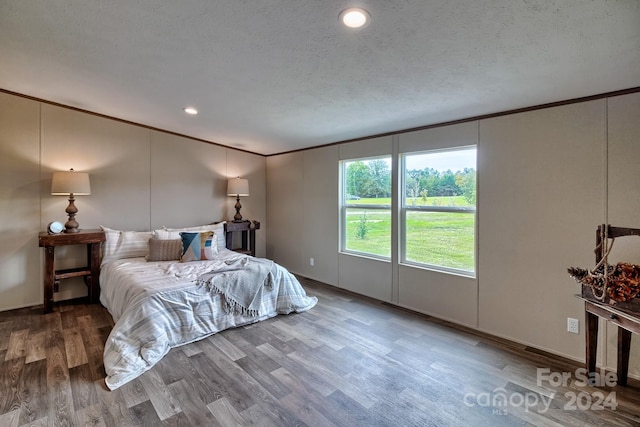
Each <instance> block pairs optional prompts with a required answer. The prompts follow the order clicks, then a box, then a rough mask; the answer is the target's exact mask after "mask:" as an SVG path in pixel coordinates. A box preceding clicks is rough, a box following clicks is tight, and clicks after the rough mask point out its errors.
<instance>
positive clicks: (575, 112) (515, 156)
mask: <svg viewBox="0 0 640 427" xmlns="http://www.w3.org/2000/svg"><path fill="white" fill-rule="evenodd" d="M638 117H640V94H638V93H636V94H631V95H624V96H619V97H615V98H611V99H601V100H595V101H590V102H584V103H578V104H571V105H565V106H559V107H553V108H548V109H542V110H535V111H530V112H523V113H519V114H513V115H508V116H501V117H496V118H492V119H486V120H480V121H476V122H470V123H463V124H459V125H454V126H447V127H440V128H434V129H429V130H423V131H418V132H412V133H404V134H403V133H400V134H398V135H395V136H393V137H386V138H378V139H371V140H365V141H359V142H355V143H349V144H340V145H338V146H337V147H338V153H336V146H329V147H324V148H318V149H314V150H311V151H305V152H297V153H290V154H284V155H279V156H271V157H268V158H267V198H268V201H269V202H268V205H267V215H268V218H269V222H270V225H271V227H270V230H269V234H268V236H267V240H268V242H269V251H268V252H269V254H270V255H271V256H272V257H273V258H274V259H275V260H276V261H277V262H280V263H282V264H283V265H284V266H286V267H288V268H290V269H291V270H292V271H294V272H297V273H300V274H303V275H306V276H310V277H313V278H315V279H317V280H320V281H324V282H326V283H329V284H332V285H336V286H339V287H341V288H344V289H348V290H351V291H354V292H357V293H361V294H363V295H368V296H370V297H373V298H377V299H379V300H382V301H387V302H391V303H394V304H398V305H401V306H405V307H410V308H412V309H414V310H416V311H419V312H423V313H427V314H431V315H434V316H437V317H440V318H443V319H447V320H450V321H453V322H456V323H459V324H462V325H466V326H470V327H473V328H477V329H478V330H482V331H486V332H488V333H491V334H494V335H497V336H501V337H504V338H507V339H511V340H513V341H516V342H520V343H524V344H527V345H531V346H533V347H536V348H539V349H544V350H547V351H550V352H553V353H556V354H560V355H564V356H567V357H570V358H573V359H576V360H584V331H583V330H584V324H583V319H584V307H583V304H582V303H581V302H580V300H579V299H577V298H576V297H575V296H574V295H575V294H578V293H579V292H580V287H579V286H578V284H577V283H575V282H574V281H573V280H572V279H571V278H570V277H569V275H568V274H567V272H566V269H567V267H570V266H583V267H591V266H593V262H594V255H593V249H594V245H595V229H596V227H597V225H598V224H600V223H603V222H604V221H606V219H607V215H608V218H609V222H610V223H611V224H613V225H619V226H628V227H638V228H640V216H639V215H638V214H637V212H640V206H639V205H640V197H638V196H639V194H640V167H639V166H638V161H637V160H638V159H639V158H640V143H639V141H640V120H638ZM475 143H477V145H478V217H477V246H478V253H477V256H478V258H477V277H476V279H472V278H468V277H460V276H453V275H446V274H443V273H438V272H433V271H429V270H426V269H420V268H416V267H411V266H404V265H400V266H396V265H394V264H393V263H390V262H385V261H379V260H372V259H366V258H361V257H356V256H351V255H345V254H337V252H338V249H337V233H338V223H339V220H338V205H337V201H338V187H337V185H336V184H335V179H336V178H335V177H336V176H337V174H338V170H337V165H338V162H339V160H341V159H348V158H356V157H367V156H376V155H381V154H391V153H392V152H393V151H394V149H396V150H397V151H398V152H402V151H413V150H415V151H420V150H429V149H433V148H441V147H447V146H455V145H469V144H475ZM607 158H608V159H607ZM311 169H312V170H313V177H319V178H314V179H317V180H316V181H312V180H310V179H308V178H307V175H306V174H307V173H308V172H307V171H308V170H311ZM318 180H322V182H326V187H325V188H324V190H323V191H322V195H323V197H322V199H316V198H314V197H304V195H305V194H307V193H310V194H311V193H315V192H318V188H319V187H320V185H321V184H320V183H319V181H318ZM607 183H608V184H607ZM329 193H331V194H329ZM288 195H289V196H290V197H289V196H288ZM301 200H302V201H303V202H302V203H303V206H302V212H313V213H314V215H318V216H321V217H322V218H323V222H322V227H315V226H314V225H313V224H310V223H308V222H306V221H304V220H302V219H301V218H300V217H296V218H293V216H295V215H292V212H300V209H301V207H300V201H301ZM285 217H286V218H289V219H290V220H285V219H284V218H285ZM276 221H282V222H281V224H282V226H280V227H277V228H274V227H273V224H274V222H276ZM285 224H286V225H285ZM327 233H332V235H333V236H335V237H333V238H331V239H329V238H327V236H326V235H327ZM639 240H640V239H639ZM616 244H618V243H616ZM621 246H622V249H625V248H626V253H625V256H626V258H629V257H633V256H634V255H635V256H638V258H640V256H639V255H640V242H636V243H635V244H634V243H628V244H626V246H625V244H622V245H621ZM296 247H297V248H301V249H300V250H299V251H296V250H295V249H294V248H296ZM309 254H313V255H311V256H314V257H315V259H316V262H317V260H318V259H329V260H331V261H330V263H331V265H333V266H335V267H334V268H329V269H322V270H320V269H316V270H314V269H313V267H309V266H308V256H309ZM336 254H337V263H336V261H335V259H336ZM637 261H638V262H640V260H637ZM336 269H337V281H336V274H335V271H336ZM567 317H574V318H577V319H580V321H581V326H582V328H581V333H580V334H579V335H575V334H570V333H568V332H567V331H566V319H567ZM600 329H601V336H600V339H601V341H606V342H608V346H607V350H608V351H605V350H604V349H603V348H602V347H603V346H600V349H599V355H598V363H599V364H600V365H605V366H609V367H614V366H615V356H614V355H615V353H614V350H615V336H616V335H615V329H613V328H605V327H601V328H600ZM637 340H638V337H635V336H634V337H633V348H632V366H631V367H630V372H631V374H632V375H635V376H639V375H640V363H637V360H638V352H639V349H638V344H637ZM634 361H636V363H633V362H634Z"/></svg>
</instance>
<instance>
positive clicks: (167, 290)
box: [100, 250, 318, 390]
mask: <svg viewBox="0 0 640 427" xmlns="http://www.w3.org/2000/svg"><path fill="white" fill-rule="evenodd" d="M238 258H247V262H251V257H247V255H242V254H239V253H236V252H232V251H229V250H221V251H220V253H219V256H218V257H217V258H216V259H215V260H210V261H195V262H186V263H180V262H177V261H162V262H147V261H146V260H145V259H144V258H129V259H120V260H114V261H110V262H108V263H105V264H104V265H103V266H102V270H101V273H100V289H101V291H100V302H101V303H102V305H104V306H105V307H106V308H107V309H108V310H109V312H110V313H111V315H112V316H113V319H114V321H115V326H114V327H113V330H112V331H111V334H110V335H109V338H108V339H107V342H106V343H105V348H104V367H105V371H106V374H107V376H106V378H105V382H106V384H107V387H109V389H111V390H115V389H116V388H118V387H120V386H121V385H123V384H125V383H127V382H129V381H131V380H132V379H134V378H136V377H138V376H139V375H141V374H142V373H144V372H145V371H147V370H148V369H150V368H151V367H152V366H153V365H155V364H156V363H157V362H158V361H159V360H160V359H161V358H162V357H164V355H165V354H167V353H168V352H169V350H170V349H171V348H173V347H177V346H180V345H183V344H188V343H190V342H193V341H197V340H199V339H202V338H205V337H207V336H209V335H211V334H214V333H216V332H219V331H222V330H224V329H228V328H232V327H236V326H241V325H245V324H249V323H254V322H258V321H260V320H264V319H267V318H270V317H273V316H276V315H277V314H288V313H291V312H294V311H295V312H302V311H306V310H308V309H310V308H312V307H313V306H314V305H315V304H316V303H317V301H318V300H317V298H315V297H309V296H307V295H306V293H305V291H304V289H303V288H302V286H301V285H300V283H299V282H298V280H297V279H296V278H295V277H294V276H293V275H292V274H291V273H289V272H288V271H287V270H286V269H285V268H283V267H281V266H279V265H277V264H273V265H274V268H273V269H272V271H271V273H269V277H268V280H267V281H268V282H269V286H264V287H263V289H262V302H261V304H260V309H259V310H258V315H257V316H249V315H242V314H240V313H235V312H231V313H227V310H225V308H224V301H223V298H224V297H223V296H222V295H221V294H219V293H217V292H215V291H209V290H208V289H210V288H208V287H207V286H203V285H202V284H198V282H197V280H198V278H199V277H200V276H201V275H203V274H204V273H208V272H211V271H215V270H220V269H222V268H224V267H225V266H226V263H225V261H233V260H236V259H238Z"/></svg>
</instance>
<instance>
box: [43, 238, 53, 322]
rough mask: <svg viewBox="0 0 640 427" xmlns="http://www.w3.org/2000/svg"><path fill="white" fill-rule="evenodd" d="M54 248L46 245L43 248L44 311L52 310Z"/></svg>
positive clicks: (49, 311)
mask: <svg viewBox="0 0 640 427" xmlns="http://www.w3.org/2000/svg"><path fill="white" fill-rule="evenodd" d="M54 251H55V248H54V247H53V246H47V247H45V248H44V313H45V314H47V313H51V312H52V311H53V281H54V275H55V272H54V270H53V259H54Z"/></svg>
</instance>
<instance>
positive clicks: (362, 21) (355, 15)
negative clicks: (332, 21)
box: [340, 7, 371, 28]
mask: <svg viewBox="0 0 640 427" xmlns="http://www.w3.org/2000/svg"><path fill="white" fill-rule="evenodd" d="M340 22H342V23H343V24H344V25H346V26H347V27H349V28H364V27H366V26H367V25H369V22H371V15H369V12H367V11H366V10H364V9H360V8H357V7H352V8H349V9H345V10H343V11H342V12H340Z"/></svg>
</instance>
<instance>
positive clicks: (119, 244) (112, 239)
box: [100, 226, 152, 264]
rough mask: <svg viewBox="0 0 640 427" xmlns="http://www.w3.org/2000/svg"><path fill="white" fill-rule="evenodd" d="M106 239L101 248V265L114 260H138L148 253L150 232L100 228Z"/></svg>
mask: <svg viewBox="0 0 640 427" xmlns="http://www.w3.org/2000/svg"><path fill="white" fill-rule="evenodd" d="M100 228H101V229H102V230H103V231H104V233H105V236H106V238H107V240H106V242H105V243H104V245H103V246H102V263H103V264H104V263H105V262H109V261H113V260H114V259H123V258H139V257H144V256H147V254H148V253H149V239H150V238H151V235H152V233H151V231H122V230H113V229H111V228H107V227H104V226H100Z"/></svg>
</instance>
